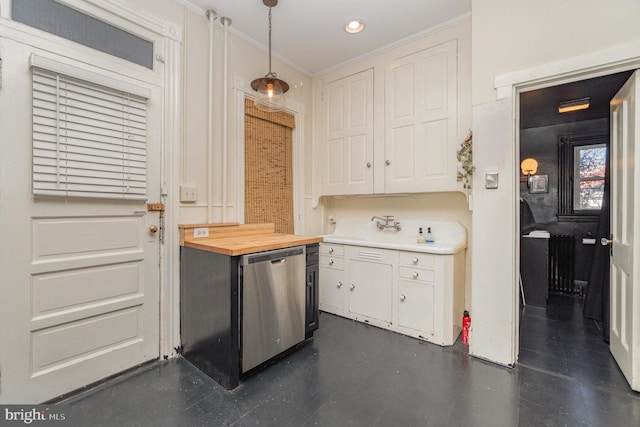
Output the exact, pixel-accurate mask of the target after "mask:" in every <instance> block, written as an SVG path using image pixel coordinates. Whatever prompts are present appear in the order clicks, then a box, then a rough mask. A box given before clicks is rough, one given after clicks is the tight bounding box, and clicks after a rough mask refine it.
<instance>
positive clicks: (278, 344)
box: [180, 224, 322, 389]
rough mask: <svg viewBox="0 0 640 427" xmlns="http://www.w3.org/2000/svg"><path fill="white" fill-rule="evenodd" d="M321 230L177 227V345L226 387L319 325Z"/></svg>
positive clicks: (266, 226) (252, 226) (258, 226)
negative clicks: (296, 232) (302, 232)
mask: <svg viewBox="0 0 640 427" xmlns="http://www.w3.org/2000/svg"><path fill="white" fill-rule="evenodd" d="M320 241H322V238H321V237H310V236H300V235H292V234H282V233H275V232H274V226H273V224H194V225H183V226H180V245H181V248H180V283H181V285H180V300H181V310H180V313H181V314H180V317H181V326H180V330H181V352H182V354H183V356H184V357H185V358H186V359H187V360H189V361H190V362H191V363H193V364H194V365H195V366H197V367H198V368H200V369H201V370H202V371H204V372H205V373H207V374H208V375H209V376H210V377H212V378H213V379H215V380H216V381H217V382H219V383H220V384H221V385H223V386H224V387H225V388H227V389H233V388H235V387H236V386H238V384H239V381H240V378H241V376H243V375H245V374H249V373H250V372H252V371H253V370H254V369H258V368H260V367H261V366H262V365H263V364H264V362H266V361H268V360H270V359H271V358H272V357H275V356H277V355H278V354H280V353H282V352H283V351H286V350H288V349H289V348H291V347H292V346H295V345H296V344H298V343H300V342H302V341H303V340H304V339H305V338H308V337H310V336H312V334H313V330H314V329H317V327H318V244H319V242H320Z"/></svg>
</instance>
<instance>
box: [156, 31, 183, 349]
mask: <svg viewBox="0 0 640 427" xmlns="http://www.w3.org/2000/svg"><path fill="white" fill-rule="evenodd" d="M165 57H166V64H165V84H164V87H163V92H164V96H163V114H164V124H165V127H164V129H163V130H164V132H163V134H164V138H163V139H164V143H163V146H162V151H163V159H162V167H163V169H162V172H161V177H162V185H161V193H162V199H163V202H164V203H165V206H166V208H165V216H164V224H163V226H164V230H163V232H164V242H163V244H162V245H160V246H161V248H160V251H161V252H160V357H161V358H163V357H165V356H168V357H175V356H177V353H176V351H175V349H176V348H179V346H180V236H179V231H178V222H179V221H178V220H179V218H180V203H179V199H180V197H179V195H180V182H181V180H180V162H179V161H178V159H179V158H180V153H181V150H182V148H181V141H182V131H183V123H184V122H183V119H184V117H183V114H182V111H183V108H182V96H183V89H184V88H183V87H182V85H181V78H182V74H181V71H182V70H183V64H182V43H181V42H180V41H179V40H175V39H171V40H166V42H165Z"/></svg>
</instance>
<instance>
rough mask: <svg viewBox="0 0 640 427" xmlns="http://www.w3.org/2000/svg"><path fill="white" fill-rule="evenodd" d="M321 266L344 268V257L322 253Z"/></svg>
mask: <svg viewBox="0 0 640 427" xmlns="http://www.w3.org/2000/svg"><path fill="white" fill-rule="evenodd" d="M320 267H327V268H335V269H336V270H344V258H336V257H333V256H329V255H320Z"/></svg>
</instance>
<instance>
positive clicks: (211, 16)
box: [207, 10, 218, 223]
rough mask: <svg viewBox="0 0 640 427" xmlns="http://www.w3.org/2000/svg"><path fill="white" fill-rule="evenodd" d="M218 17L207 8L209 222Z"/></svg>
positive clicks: (211, 202)
mask: <svg viewBox="0 0 640 427" xmlns="http://www.w3.org/2000/svg"><path fill="white" fill-rule="evenodd" d="M217 17H218V14H217V13H216V11H215V10H207V18H209V80H208V84H209V91H208V92H209V94H208V95H209V96H208V99H207V110H208V111H207V113H208V116H209V117H208V120H207V222H208V223H212V222H213V159H212V157H213V41H214V39H213V35H214V31H215V28H214V27H213V22H214V21H215V20H216V18H217Z"/></svg>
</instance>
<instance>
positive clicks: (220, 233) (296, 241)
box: [179, 223, 322, 256]
mask: <svg viewBox="0 0 640 427" xmlns="http://www.w3.org/2000/svg"><path fill="white" fill-rule="evenodd" d="M179 228H180V245H181V246H185V247H188V248H194V249H200V250H203V251H209V252H215V253H218V254H222V255H230V256H236V255H246V254H251V253H256V252H264V251H270V250H273V249H283V248H289V247H292V246H301V245H308V244H310V243H319V242H321V241H322V237H320V236H316V237H312V236H300V235H297V234H282V233H276V232H275V227H274V225H273V224H271V223H268V224H238V223H224V224H189V225H180V226H179ZM205 230H206V231H205ZM207 234H208V236H206V237H198V236H205V235H207Z"/></svg>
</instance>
